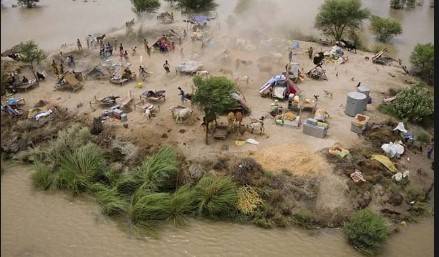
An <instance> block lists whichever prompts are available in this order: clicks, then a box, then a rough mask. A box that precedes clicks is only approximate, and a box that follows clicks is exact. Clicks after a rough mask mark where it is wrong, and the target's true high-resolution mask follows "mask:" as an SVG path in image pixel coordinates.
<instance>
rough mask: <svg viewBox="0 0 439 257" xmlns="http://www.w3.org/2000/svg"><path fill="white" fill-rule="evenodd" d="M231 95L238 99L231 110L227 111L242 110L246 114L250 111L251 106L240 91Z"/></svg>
mask: <svg viewBox="0 0 439 257" xmlns="http://www.w3.org/2000/svg"><path fill="white" fill-rule="evenodd" d="M230 96H231V97H232V98H233V99H235V100H236V105H235V106H234V107H232V108H231V109H230V110H227V112H229V111H233V112H234V111H240V112H242V113H244V114H248V113H250V108H249V107H248V105H247V103H246V101H245V99H244V97H243V96H242V95H241V94H239V93H238V92H233V93H232V94H231V95H230Z"/></svg>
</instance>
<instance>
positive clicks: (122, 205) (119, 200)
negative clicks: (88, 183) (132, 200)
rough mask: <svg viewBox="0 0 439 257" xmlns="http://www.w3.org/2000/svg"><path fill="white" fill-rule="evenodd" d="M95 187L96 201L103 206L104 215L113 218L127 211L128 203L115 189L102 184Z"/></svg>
mask: <svg viewBox="0 0 439 257" xmlns="http://www.w3.org/2000/svg"><path fill="white" fill-rule="evenodd" d="M93 187H94V190H95V196H96V201H97V202H98V204H99V205H100V206H101V209H102V213H103V214H105V215H108V216H113V215H119V214H122V213H124V212H125V211H126V209H127V207H128V202H127V201H126V200H125V199H124V198H123V197H121V196H120V195H119V194H118V193H117V190H116V189H115V188H108V187H106V186H104V185H102V184H95V185H94V186H93Z"/></svg>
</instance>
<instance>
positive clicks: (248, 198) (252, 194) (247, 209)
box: [237, 186, 262, 214]
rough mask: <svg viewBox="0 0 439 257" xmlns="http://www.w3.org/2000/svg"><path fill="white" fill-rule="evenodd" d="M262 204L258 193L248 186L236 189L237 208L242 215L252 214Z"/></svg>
mask: <svg viewBox="0 0 439 257" xmlns="http://www.w3.org/2000/svg"><path fill="white" fill-rule="evenodd" d="M261 203H262V199H261V197H260V196H259V194H258V192H256V190H254V189H253V188H252V187H250V186H244V187H240V188H239V189H238V202H237V208H238V210H239V211H240V212H242V213H243V214H252V213H254V211H255V209H256V208H257V207H258V206H259V205H260V204H261Z"/></svg>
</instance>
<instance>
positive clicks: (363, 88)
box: [357, 84, 370, 103]
mask: <svg viewBox="0 0 439 257" xmlns="http://www.w3.org/2000/svg"><path fill="white" fill-rule="evenodd" d="M357 92H360V93H363V94H365V95H366V96H367V103H369V102H370V101H369V98H370V95H369V93H370V89H369V87H367V85H364V84H361V85H360V86H359V87H357Z"/></svg>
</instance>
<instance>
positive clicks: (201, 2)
mask: <svg viewBox="0 0 439 257" xmlns="http://www.w3.org/2000/svg"><path fill="white" fill-rule="evenodd" d="M177 2H178V5H179V6H180V7H182V8H186V9H188V10H192V11H201V10H207V9H211V8H213V7H215V6H216V3H215V1H214V0H177Z"/></svg>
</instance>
